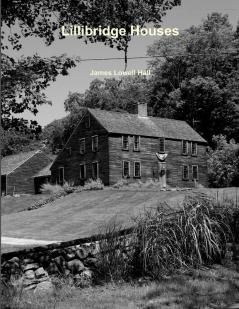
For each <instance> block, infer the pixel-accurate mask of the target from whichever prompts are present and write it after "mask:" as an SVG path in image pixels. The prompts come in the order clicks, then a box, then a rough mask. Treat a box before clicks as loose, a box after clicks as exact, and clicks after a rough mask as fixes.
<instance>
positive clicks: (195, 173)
mask: <svg viewBox="0 0 239 309" xmlns="http://www.w3.org/2000/svg"><path fill="white" fill-rule="evenodd" d="M192 176H193V180H198V165H193V166H192Z"/></svg>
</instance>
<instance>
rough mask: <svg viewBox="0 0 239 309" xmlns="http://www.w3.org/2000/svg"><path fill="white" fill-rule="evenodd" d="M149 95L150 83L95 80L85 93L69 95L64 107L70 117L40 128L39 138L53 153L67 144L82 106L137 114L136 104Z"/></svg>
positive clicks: (135, 80)
mask: <svg viewBox="0 0 239 309" xmlns="http://www.w3.org/2000/svg"><path fill="white" fill-rule="evenodd" d="M149 93H150V88H149V81H148V80H147V79H146V78H141V77H124V78H122V79H121V80H120V81H119V80H116V79H114V78H112V79H111V78H106V79H104V80H99V79H95V80H93V81H92V82H91V84H90V87H89V89H87V90H86V91H85V92H84V93H78V92H73V93H72V92H70V93H69V94H68V97H67V98H66V100H65V102H64V105H65V110H66V111H67V112H69V115H68V116H66V117H64V118H62V119H60V120H55V121H53V122H52V123H50V124H49V125H47V126H46V127H45V128H44V129H43V134H42V138H43V139H44V140H47V144H48V147H49V148H50V149H51V150H52V151H53V152H56V151H57V149H59V148H61V147H62V145H64V144H65V143H66V141H67V140H68V138H69V137H70V135H71V133H72V132H73V130H74V128H75V127H76V125H77V123H78V122H79V120H80V119H81V117H82V114H83V111H84V108H85V107H89V108H100V109H105V110H113V111H121V112H130V113H136V112H137V105H138V102H147V101H148V100H149V99H148V96H149Z"/></svg>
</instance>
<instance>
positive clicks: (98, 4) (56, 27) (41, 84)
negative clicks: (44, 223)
mask: <svg viewBox="0 0 239 309" xmlns="http://www.w3.org/2000/svg"><path fill="white" fill-rule="evenodd" d="M180 3H181V0H168V1H164V0H156V1H155V0H148V1H143V0H132V1H128V0H113V1H106V0H95V1H85V0H79V1H75V0H66V1H62V0H60V1H59V0H37V1H35V0H34V1H33V0H21V1H15V0H4V1H2V4H1V26H2V32H1V38H2V46H1V47H2V50H3V51H6V50H7V49H8V47H9V44H10V45H11V46H12V47H13V49H16V50H20V49H21V47H22V37H30V36H37V37H39V38H42V39H43V40H44V41H45V43H46V45H50V44H51V43H52V42H53V41H54V40H55V39H56V38H57V36H58V38H60V39H63V38H64V37H63V36H62V35H61V34H60V27H61V26H63V25H64V26H67V25H75V24H77V25H80V26H86V25H87V26H88V27H98V26H102V27H106V26H110V27H116V28H120V27H124V28H125V29H126V30H127V35H126V36H119V37H118V38H115V39H113V38H110V37H106V36H99V35H96V36H91V37H86V36H79V38H80V39H82V38H83V39H84V41H85V43H87V42H92V43H95V42H103V43H104V44H106V45H109V46H110V47H115V46H116V47H117V48H118V49H119V50H124V52H125V62H127V57H126V55H127V48H128V42H129V41H130V36H129V29H130V27H131V26H132V25H139V26H140V27H143V26H144V25H145V24H147V23H148V22H153V23H154V24H155V25H159V24H160V22H161V18H162V16H164V15H165V14H166V11H167V10H169V9H171V8H173V7H174V6H176V5H180ZM2 59H3V60H2V89H3V100H2V114H3V119H2V127H3V129H4V130H10V131H11V134H13V131H14V130H15V133H16V134H18V132H21V134H23V133H24V134H31V133H34V134H35V135H36V136H37V135H39V133H40V132H41V127H40V126H39V125H38V124H37V123H36V122H35V121H34V122H31V123H30V124H29V123H27V121H26V120H25V119H22V118H21V119H19V117H18V114H21V113H22V112H24V111H25V110H29V111H30V112H32V113H33V114H36V113H37V111H38V106H39V105H41V104H46V103H50V102H49V101H48V100H47V98H46V96H45V95H44V90H45V89H46V87H47V86H48V85H49V84H50V83H51V82H53V81H55V79H56V77H57V76H58V75H59V74H62V75H66V74H67V73H68V70H69V69H70V68H72V67H74V66H75V65H76V62H77V60H76V59H70V58H67V57H66V56H60V57H52V58H49V59H45V58H44V59H43V58H40V57H39V56H37V55H35V56H33V57H27V58H24V57H22V58H21V59H20V60H15V59H13V58H10V57H8V56H7V55H5V54H3V58H2ZM66 104H67V103H66ZM15 133H14V134H15Z"/></svg>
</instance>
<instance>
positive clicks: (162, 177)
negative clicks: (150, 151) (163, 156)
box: [158, 162, 167, 188]
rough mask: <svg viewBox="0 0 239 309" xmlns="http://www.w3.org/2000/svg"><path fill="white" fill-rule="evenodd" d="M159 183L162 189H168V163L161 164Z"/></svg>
mask: <svg viewBox="0 0 239 309" xmlns="http://www.w3.org/2000/svg"><path fill="white" fill-rule="evenodd" d="M158 164H159V182H160V185H161V187H162V188H166V185H167V180H166V162H159V163H158Z"/></svg>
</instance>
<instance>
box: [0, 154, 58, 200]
mask: <svg viewBox="0 0 239 309" xmlns="http://www.w3.org/2000/svg"><path fill="white" fill-rule="evenodd" d="M51 163H52V161H51V159H50V158H48V157H47V156H46V155H45V154H44V153H43V152H42V151H40V150H38V151H30V152H21V153H18V154H16V155H11V156H6V157H3V158H2V160H1V193H2V195H8V194H11V195H12V194H23V193H24V194H26V193H27V194H32V193H39V191H40V190H39V188H40V185H41V184H42V183H43V182H46V181H49V180H50V177H51V173H50V165H51Z"/></svg>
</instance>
